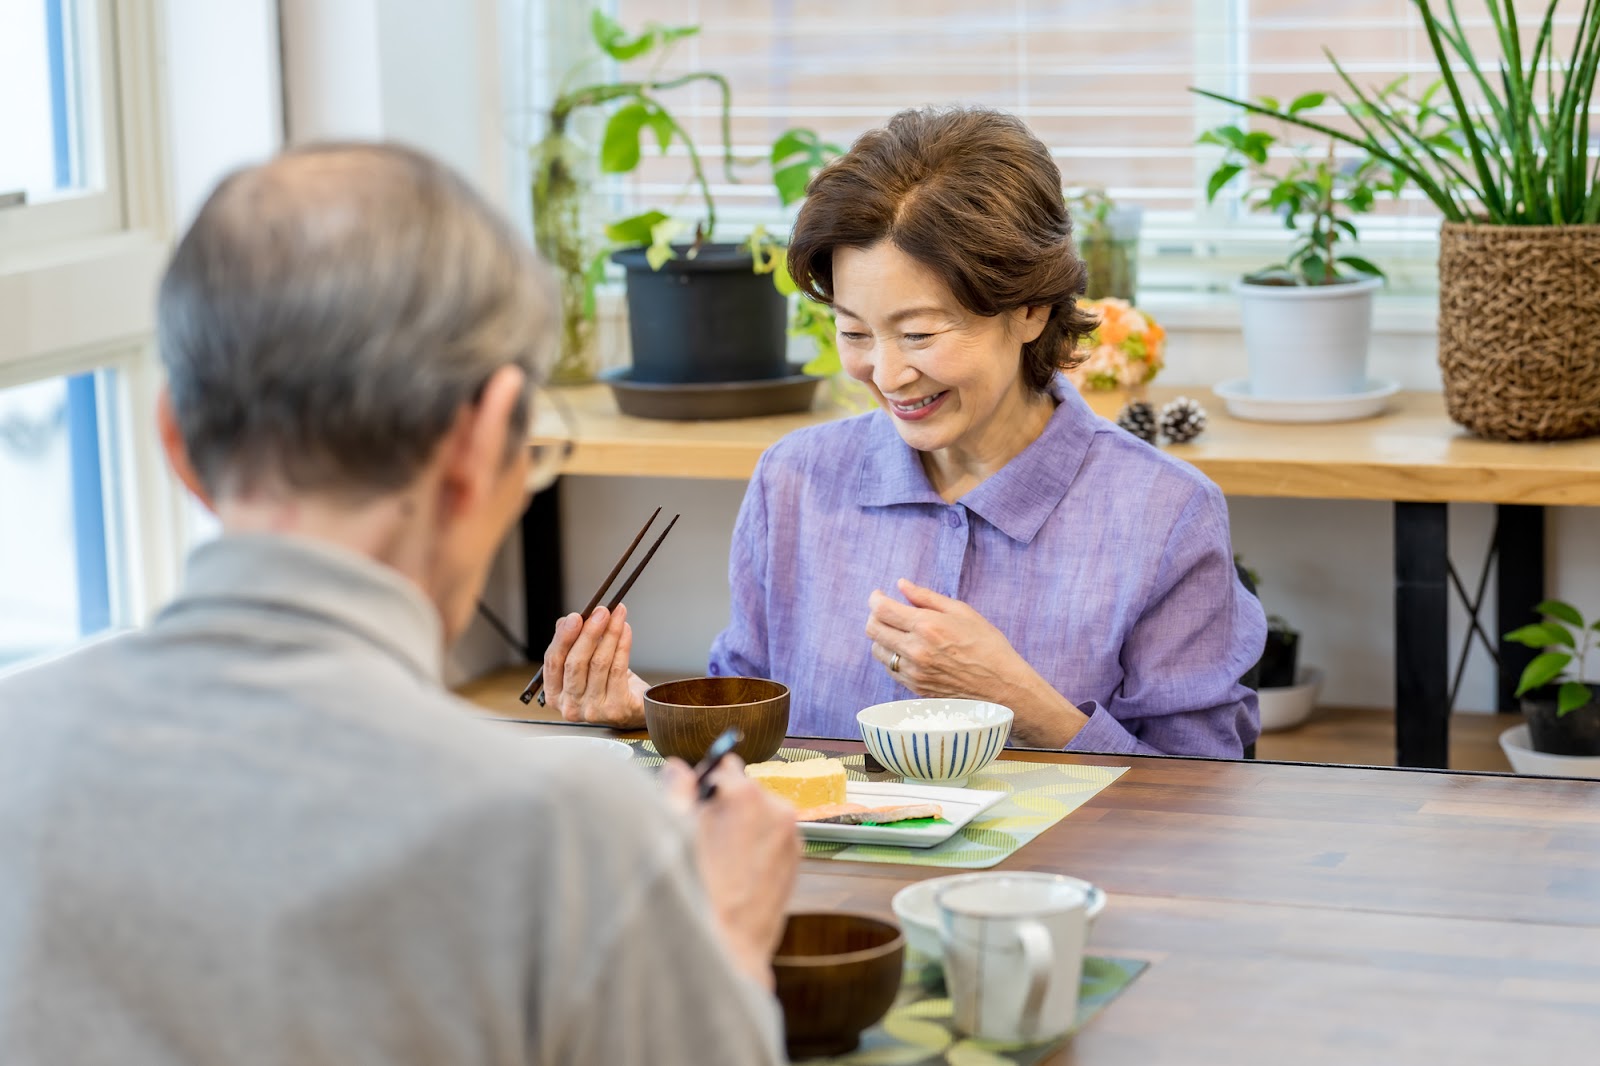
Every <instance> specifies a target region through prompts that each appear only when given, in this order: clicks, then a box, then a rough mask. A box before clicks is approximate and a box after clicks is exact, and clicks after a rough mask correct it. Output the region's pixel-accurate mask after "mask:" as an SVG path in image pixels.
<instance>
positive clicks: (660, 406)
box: [600, 367, 823, 422]
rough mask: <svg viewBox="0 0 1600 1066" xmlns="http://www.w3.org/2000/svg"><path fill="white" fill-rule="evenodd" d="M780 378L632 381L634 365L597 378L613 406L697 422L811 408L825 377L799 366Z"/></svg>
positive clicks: (638, 415)
mask: <svg viewBox="0 0 1600 1066" xmlns="http://www.w3.org/2000/svg"><path fill="white" fill-rule="evenodd" d="M790 369H791V370H792V371H793V373H791V374H789V375H788V376H786V377H781V378H767V379H765V380H762V381H714V382H713V381H708V382H698V383H695V384H689V385H668V384H662V383H659V382H648V381H634V380H633V376H632V375H633V368H632V367H622V368H620V369H617V370H608V371H606V372H604V373H603V374H601V375H600V380H601V381H603V382H605V383H606V384H607V385H609V386H610V387H611V393H612V395H613V396H615V397H616V398H617V408H618V410H620V411H621V412H622V413H623V414H625V415H632V416H633V417H634V418H656V419H665V420H667V421H674V422H699V421H709V420H712V419H725V418H759V417H761V416H763V415H787V414H795V413H796V412H799V411H809V410H810V409H811V404H812V402H813V401H814V400H815V398H816V393H817V385H818V383H820V382H821V381H822V380H823V379H822V378H820V377H818V376H816V375H815V374H806V373H802V372H801V371H800V369H799V368H798V367H791V368H790Z"/></svg>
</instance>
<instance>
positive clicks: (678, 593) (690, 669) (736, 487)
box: [562, 308, 1600, 710]
mask: <svg viewBox="0 0 1600 1066" xmlns="http://www.w3.org/2000/svg"><path fill="white" fill-rule="evenodd" d="M1154 313H1156V314H1157V315H1158V317H1163V316H1162V315H1161V313H1160V312H1159V311H1156V312H1154ZM1186 318H1187V319H1188V320H1189V321H1191V322H1192V321H1195V320H1197V319H1207V318H1209V319H1211V320H1213V321H1218V322H1225V321H1226V319H1227V318H1228V314H1227V310H1226V308H1223V309H1222V310H1221V312H1220V313H1218V312H1217V311H1215V310H1211V309H1207V310H1205V311H1203V312H1194V311H1185V310H1180V309H1173V310H1172V311H1171V312H1170V314H1169V315H1168V316H1165V317H1163V321H1165V322H1168V323H1170V326H1169V330H1170V332H1169V338H1170V339H1169V344H1168V368H1167V370H1166V371H1165V372H1164V373H1163V375H1162V378H1161V383H1162V384H1173V385H1188V384H1194V385H1196V386H1197V390H1196V396H1197V398H1199V399H1200V400H1201V402H1202V403H1204V404H1206V405H1207V406H1208V407H1209V408H1211V409H1214V410H1216V409H1220V407H1221V403H1220V401H1218V400H1216V399H1215V398H1214V397H1212V396H1210V394H1209V384H1210V383H1213V382H1217V381H1222V380H1225V379H1227V378H1229V377H1236V376H1243V374H1244V373H1245V362H1244V351H1243V347H1242V345H1241V344H1240V341H1239V337H1238V334H1237V332H1236V331H1235V330H1234V329H1232V328H1229V327H1227V326H1226V325H1216V326H1211V327H1204V328H1197V327H1195V326H1189V327H1187V328H1185V327H1183V326H1181V325H1180V323H1182V322H1183V321H1184V320H1185V319H1186ZM1384 318H1387V319H1388V322H1387V325H1388V327H1389V329H1388V331H1387V332H1385V333H1382V334H1380V335H1379V336H1377V337H1375V339H1374V348H1373V352H1372V368H1373V373H1374V375H1375V376H1381V377H1391V378H1395V379H1397V380H1399V381H1401V382H1402V384H1404V385H1405V386H1406V387H1408V388H1438V387H1439V376H1438V368H1437V366H1436V364H1435V362H1434V336H1433V334H1432V332H1431V331H1430V330H1428V328H1427V327H1426V326H1425V325H1423V324H1420V323H1419V321H1418V319H1417V316H1416V314H1415V312H1414V310H1412V309H1400V310H1397V311H1391V312H1389V313H1388V314H1386V315H1384V316H1380V322H1382V320H1383V319H1384ZM743 492H744V484H743V483H738V484H735V483H730V482H708V481H690V480H651V479H639V478H592V477H576V478H567V479H565V481H564V482H563V486H562V507H563V513H562V527H563V533H564V536H565V544H564V549H565V551H566V574H565V575H564V577H565V582H564V589H565V595H566V598H567V603H568V606H569V609H574V610H575V609H577V607H579V606H581V605H582V603H583V601H584V600H585V599H586V598H587V597H588V595H589V594H590V593H591V592H592V591H593V585H594V584H595V583H596V582H598V581H599V579H600V578H601V577H603V576H604V575H605V573H606V571H607V570H608V569H609V568H610V566H611V564H612V562H613V561H614V560H615V556H616V554H617V552H619V551H620V550H621V548H622V547H623V546H625V545H626V544H627V540H628V537H629V536H631V535H632V531H633V530H634V529H636V528H638V524H639V522H640V521H642V518H643V516H644V515H647V514H648V513H649V512H650V510H651V509H652V508H653V507H655V506H656V505H657V504H660V505H662V506H664V507H666V508H668V509H669V510H671V511H681V512H683V519H682V521H681V522H680V523H679V526H678V529H676V530H674V531H673V535H672V538H671V539H670V540H669V541H668V542H667V544H666V545H664V546H663V547H662V549H661V554H660V555H659V556H658V557H657V561H656V563H655V564H653V565H652V566H651V568H650V570H649V571H648V572H647V573H646V574H645V576H644V577H643V578H641V579H640V582H639V584H638V585H637V586H635V588H634V590H633V592H632V593H631V594H630V595H629V603H628V610H629V617H630V619H631V620H632V621H633V622H634V632H635V636H634V657H635V661H636V664H637V665H638V666H639V667H641V668H645V669H650V670H659V671H663V672H682V673H686V674H687V673H698V672H700V671H701V670H703V668H704V667H705V654H706V651H707V650H708V649H709V647H710V645H711V640H712V638H713V637H715V636H716V634H717V632H718V630H719V629H720V628H721V627H722V625H723V624H724V623H725V621H726V617H727V608H728V589H727V544H728V538H729V536H730V534H731V532H732V529H733V521H734V516H735V515H736V513H737V511H738V507H739V501H740V499H741V498H742V496H743ZM1229 507H1230V511H1231V513H1232V517H1233V539H1234V545H1235V547H1236V548H1237V549H1238V550H1239V551H1241V552H1242V553H1244V555H1245V556H1246V558H1247V559H1248V561H1249V563H1250V565H1251V566H1252V567H1253V568H1255V569H1256V570H1258V571H1260V572H1261V574H1262V575H1263V577H1264V578H1265V582H1266V583H1265V587H1264V588H1263V589H1262V592H1261V594H1262V598H1263V601H1264V602H1265V604H1266V607H1267V609H1268V610H1269V611H1270V612H1272V613H1276V614H1281V615H1284V616H1285V617H1287V618H1289V619H1290V620H1291V621H1292V622H1294V623H1295V624H1296V626H1298V627H1299V628H1300V629H1301V630H1302V633H1303V638H1302V639H1303V644H1304V655H1305V657H1306V659H1307V660H1308V661H1310V662H1312V663H1315V664H1317V665H1319V666H1322V667H1324V668H1325V669H1326V670H1327V671H1328V680H1327V683H1326V685H1325V686H1324V689H1323V702H1324V703H1326V704H1330V705H1338V706H1365V707H1392V706H1393V704H1394V632H1393V627H1394V585H1393V568H1394V536H1393V530H1392V526H1391V523H1390V515H1391V511H1392V508H1391V507H1390V505H1388V504H1386V503H1368V502H1359V501H1343V500H1287V499H1253V498H1235V499H1231V500H1230V501H1229ZM1548 514H1549V516H1548V518H1547V536H1548V541H1549V548H1548V555H1547V562H1546V566H1547V580H1548V590H1549V591H1550V592H1551V593H1552V594H1555V593H1557V592H1559V593H1560V594H1562V595H1564V596H1566V597H1568V598H1572V599H1574V600H1576V601H1578V602H1579V604H1580V606H1581V605H1584V604H1588V605H1591V607H1590V609H1591V610H1593V609H1594V608H1593V606H1592V605H1600V509H1591V508H1578V509H1551V510H1550V511H1549V513H1548ZM1493 523H1494V509H1493V508H1492V507H1490V506H1487V505H1474V504H1458V505H1452V506H1451V507H1450V546H1451V554H1452V557H1453V558H1454V560H1455V562H1456V566H1457V569H1458V570H1459V571H1460V572H1461V574H1462V579H1463V581H1465V582H1466V584H1467V585H1468V587H1469V589H1470V588H1474V587H1475V586H1476V580H1477V574H1478V569H1479V567H1480V566H1481V561H1482V559H1483V557H1484V552H1485V551H1486V550H1487V546H1488V543H1489V539H1490V536H1491V531H1492V529H1493ZM662 564H665V565H662ZM1493 602H1494V597H1493V581H1492V580H1491V582H1490V595H1489V599H1488V604H1489V605H1490V606H1489V610H1488V611H1487V612H1486V613H1485V615H1484V619H1485V625H1486V628H1488V629H1489V632H1490V634H1491V635H1493V634H1494V629H1493V624H1494V623H1493V610H1492V605H1493ZM861 621H862V623H863V624H864V623H865V619H864V617H863V619H861ZM846 622H848V623H849V624H854V622H853V620H841V624H844V623H846ZM1466 632H1467V627H1466V616H1465V613H1464V611H1462V610H1461V608H1460V607H1459V605H1457V607H1456V608H1455V610H1454V617H1453V618H1452V622H1451V634H1452V637H1451V640H1452V647H1453V648H1458V647H1459V646H1460V644H1461V642H1462V640H1463V639H1464V638H1465V635H1466ZM1453 664H1454V658H1453V657H1452V668H1453ZM1494 703H1495V676H1494V669H1493V665H1492V663H1491V662H1490V660H1489V659H1488V657H1487V656H1485V655H1484V654H1483V653H1482V652H1481V651H1476V652H1474V655H1473V658H1472V659H1471V661H1470V662H1469V666H1468V670H1467V674H1466V676H1465V679H1464V682H1463V686H1462V692H1461V697H1460V700H1459V707H1460V708H1461V709H1464V710H1490V709H1492V708H1493V707H1494Z"/></svg>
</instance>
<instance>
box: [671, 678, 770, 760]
mask: <svg viewBox="0 0 1600 1066" xmlns="http://www.w3.org/2000/svg"><path fill="white" fill-rule="evenodd" d="M644 724H645V728H646V729H648V730H649V731H650V740H651V742H652V743H654V744H655V746H656V750H657V751H659V752H660V753H661V754H662V755H663V756H666V757H668V758H671V757H673V756H676V757H678V758H680V759H682V760H683V761H684V762H686V763H688V764H689V765H691V766H693V765H694V764H695V763H697V762H699V761H700V760H701V759H703V758H705V755H706V750H707V749H708V748H710V747H711V742H712V741H714V740H716V739H717V736H718V735H719V734H721V732H722V731H723V730H724V729H727V728H728V727H729V726H731V725H735V726H738V727H739V728H740V729H741V730H742V731H743V732H744V739H743V740H741V741H740V742H739V745H738V747H736V748H734V749H733V750H734V752H735V753H736V754H737V755H738V756H739V757H740V758H741V759H743V760H744V761H745V762H747V763H751V762H766V761H767V760H768V759H770V758H772V757H773V756H774V755H776V754H778V749H779V748H780V747H782V746H783V738H784V737H785V736H786V735H787V734H788V732H789V688H788V686H787V685H780V684H778V682H776V681H768V680H766V679H765V678H760V677H691V678H687V679H685V680H683V681H668V682H667V683H666V684H663V685H657V686H655V687H654V688H652V689H651V690H650V691H648V692H646V693H645V694H644Z"/></svg>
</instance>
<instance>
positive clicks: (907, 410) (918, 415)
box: [884, 389, 950, 422]
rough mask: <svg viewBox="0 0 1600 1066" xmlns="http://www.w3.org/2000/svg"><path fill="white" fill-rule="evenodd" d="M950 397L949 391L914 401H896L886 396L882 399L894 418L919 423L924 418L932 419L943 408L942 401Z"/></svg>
mask: <svg viewBox="0 0 1600 1066" xmlns="http://www.w3.org/2000/svg"><path fill="white" fill-rule="evenodd" d="M949 396H950V390H949V389H946V390H945V391H943V392H936V393H933V394H931V395H928V396H923V397H921V398H919V399H915V400H896V399H892V398H890V397H888V396H885V397H884V399H885V400H887V401H888V403H889V410H890V411H891V412H893V413H894V416H895V417H896V418H898V419H901V420H903V421H906V422H920V421H922V420H923V419H925V418H932V417H933V415H934V413H935V412H937V411H938V410H939V409H940V408H941V407H943V406H944V401H945V400H946V399H947V398H948V397H949Z"/></svg>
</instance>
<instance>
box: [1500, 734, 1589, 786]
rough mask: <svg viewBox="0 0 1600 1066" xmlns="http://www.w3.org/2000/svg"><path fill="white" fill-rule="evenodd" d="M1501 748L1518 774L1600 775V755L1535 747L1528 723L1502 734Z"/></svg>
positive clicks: (1546, 775)
mask: <svg viewBox="0 0 1600 1066" xmlns="http://www.w3.org/2000/svg"><path fill="white" fill-rule="evenodd" d="M1500 750H1501V751H1503V752H1505V753H1506V758H1507V759H1508V760H1509V761H1510V763H1511V769H1513V770H1515V771H1516V772H1517V773H1519V774H1536V775H1538V776H1541V777H1589V778H1600V755H1551V754H1549V753H1548V752H1543V751H1535V750H1534V749H1533V741H1532V740H1531V739H1530V738H1529V736H1528V727H1527V725H1526V723H1524V724H1523V725H1519V726H1514V727H1513V728H1511V729H1508V730H1506V731H1505V732H1504V733H1501V734H1500Z"/></svg>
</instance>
